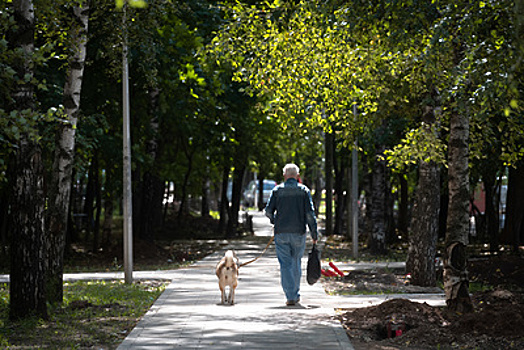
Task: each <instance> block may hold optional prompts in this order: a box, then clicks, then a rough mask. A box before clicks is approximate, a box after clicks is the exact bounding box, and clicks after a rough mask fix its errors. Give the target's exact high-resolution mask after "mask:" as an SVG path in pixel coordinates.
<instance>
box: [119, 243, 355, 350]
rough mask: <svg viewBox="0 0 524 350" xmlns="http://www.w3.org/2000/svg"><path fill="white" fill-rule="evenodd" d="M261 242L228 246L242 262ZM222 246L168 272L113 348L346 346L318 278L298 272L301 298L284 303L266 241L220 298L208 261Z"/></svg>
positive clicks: (346, 349)
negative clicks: (232, 291)
mask: <svg viewBox="0 0 524 350" xmlns="http://www.w3.org/2000/svg"><path fill="white" fill-rule="evenodd" d="M264 246H265V243H256V242H255V243H245V242H242V243H240V244H233V245H232V246H230V247H227V249H229V248H233V249H235V251H236V252H237V254H238V256H239V258H240V260H241V261H247V260H249V259H251V258H252V257H253V256H256V255H257V254H258V253H259V252H261V251H262V250H263V248H264ZM244 249H246V250H244ZM224 250H225V249H224ZM224 250H222V251H220V252H217V253H215V254H213V255H211V256H208V257H207V258H205V259H203V260H202V261H200V262H199V263H198V264H195V265H194V266H192V267H191V268H187V269H181V270H177V271H173V272H172V273H173V276H172V277H173V278H172V282H171V284H170V285H169V286H168V287H167V288H166V290H165V291H164V293H163V294H162V295H161V296H160V298H159V299H158V300H157V302H156V303H155V304H154V305H153V307H152V308H151V309H150V310H149V312H148V313H147V314H146V315H145V316H144V317H143V319H142V320H141V321H140V322H139V323H138V325H137V326H136V327H135V329H133V330H132V332H131V333H130V334H129V336H128V337H127V338H126V339H125V340H124V342H123V343H122V344H121V345H120V346H119V348H118V349H120V350H126V349H165V348H169V346H172V347H173V348H177V349H271V348H275V347H285V349H321V348H323V349H344V350H349V349H352V348H353V347H352V346H351V344H350V342H349V340H348V338H347V336H346V334H345V332H344V330H343V328H342V326H341V325H340V323H339V322H338V321H336V320H334V319H333V316H334V309H333V304H331V303H330V302H329V301H328V300H326V299H329V298H330V296H328V295H326V293H325V292H324V290H323V288H322V285H321V284H320V283H318V284H315V285H313V286H309V285H308V284H307V283H306V281H305V276H303V281H302V291H301V294H302V302H301V303H300V304H297V305H295V306H293V307H288V306H286V305H285V301H286V300H285V297H284V293H283V292H282V289H281V287H280V273H279V267H278V261H277V259H276V255H275V251H274V246H273V245H272V246H271V248H270V249H268V251H267V252H266V254H265V255H264V256H263V257H261V258H260V259H259V260H257V261H256V262H254V263H252V264H250V265H246V266H244V267H242V268H241V269H240V279H239V286H238V288H237V291H236V296H235V300H236V304H235V305H232V306H230V305H221V304H220V291H219V289H218V280H217V278H216V276H215V272H214V266H215V264H216V262H217V261H218V260H219V259H220V258H221V256H222V255H223V253H224ZM305 264H306V259H303V268H304V269H305Z"/></svg>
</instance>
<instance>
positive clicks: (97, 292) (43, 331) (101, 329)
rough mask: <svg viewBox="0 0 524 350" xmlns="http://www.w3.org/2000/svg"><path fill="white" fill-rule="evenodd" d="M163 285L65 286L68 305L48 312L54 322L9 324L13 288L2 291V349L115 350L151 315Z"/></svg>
mask: <svg viewBox="0 0 524 350" xmlns="http://www.w3.org/2000/svg"><path fill="white" fill-rule="evenodd" d="M165 286H166V282H164V281H140V282H136V283H134V284H125V283H123V282H121V281H80V282H72V283H69V282H66V283H64V302H63V304H62V305H60V306H52V305H50V306H49V307H48V311H49V320H41V319H38V318H34V317H33V318H29V319H26V320H23V321H19V322H11V321H9V320H8V313H9V309H8V308H9V293H8V292H9V291H8V288H9V287H8V285H6V284H4V285H0V347H3V348H7V347H16V348H31V349H35V348H49V349H80V348H98V349H115V348H116V347H117V346H118V344H120V343H121V342H122V340H123V339H124V338H125V337H126V336H127V335H128V334H129V332H130V331H131V330H132V329H133V328H134V326H135V325H136V324H137V323H138V321H139V320H140V318H141V317H142V316H143V315H144V314H145V313H146V312H147V310H149V308H150V307H151V305H152V304H153V303H154V301H155V300H156V299H157V298H158V297H159V296H160V294H161V293H162V292H163V290H164V288H165Z"/></svg>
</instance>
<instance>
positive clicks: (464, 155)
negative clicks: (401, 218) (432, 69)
mask: <svg viewBox="0 0 524 350" xmlns="http://www.w3.org/2000/svg"><path fill="white" fill-rule="evenodd" d="M468 142H469V119H468V117H467V116H465V115H463V113H458V112H456V111H454V112H452V115H451V120H450V134H449V144H448V149H449V160H448V163H449V168H448V187H449V209H448V219H447V230H446V249H445V252H444V253H445V254H444V291H445V292H446V304H447V306H448V308H449V309H450V310H451V311H454V312H460V313H465V312H471V311H473V306H472V303H471V299H470V297H469V280H468V272H467V256H466V247H467V245H468V233H469V168H468V163H469V160H468V153H469V146H468Z"/></svg>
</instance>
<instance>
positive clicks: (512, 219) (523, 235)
mask: <svg viewBox="0 0 524 350" xmlns="http://www.w3.org/2000/svg"><path fill="white" fill-rule="evenodd" d="M507 193H508V198H507V200H506V223H505V237H507V241H508V243H510V244H511V249H512V251H513V252H514V253H518V252H519V246H520V245H521V244H522V242H524V210H522V208H524V164H523V162H522V161H521V162H520V164H518V165H517V167H516V168H513V167H511V168H509V177H508V192H507Z"/></svg>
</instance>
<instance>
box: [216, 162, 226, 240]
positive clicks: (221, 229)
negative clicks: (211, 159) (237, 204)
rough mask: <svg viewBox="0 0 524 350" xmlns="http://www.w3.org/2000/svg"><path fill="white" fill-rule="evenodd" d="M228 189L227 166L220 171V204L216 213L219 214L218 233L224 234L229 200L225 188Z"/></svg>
mask: <svg viewBox="0 0 524 350" xmlns="http://www.w3.org/2000/svg"><path fill="white" fill-rule="evenodd" d="M228 187H229V164H226V165H225V166H224V169H223V171H222V191H221V196H220V203H219V205H218V211H219V213H220V220H219V222H218V232H219V233H220V234H224V233H225V231H226V227H227V221H228V218H229V215H228V213H229V211H228V208H229V199H228V198H227V188H228Z"/></svg>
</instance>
